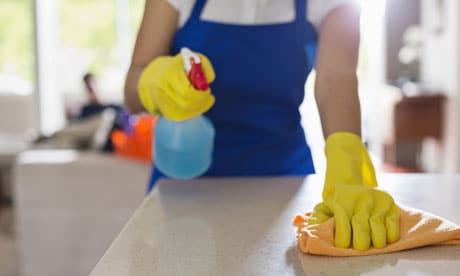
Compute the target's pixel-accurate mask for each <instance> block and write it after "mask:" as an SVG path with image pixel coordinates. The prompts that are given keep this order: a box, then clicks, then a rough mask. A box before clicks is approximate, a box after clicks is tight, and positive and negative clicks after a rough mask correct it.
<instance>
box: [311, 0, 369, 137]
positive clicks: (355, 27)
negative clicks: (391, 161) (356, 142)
mask: <svg viewBox="0 0 460 276" xmlns="http://www.w3.org/2000/svg"><path fill="white" fill-rule="evenodd" d="M359 40H360V37H359V9H358V8H357V7H356V6H354V5H344V6H342V7H340V8H337V9H336V10H334V11H332V12H331V14H329V15H328V16H327V17H326V18H325V19H324V20H323V22H322V23H321V25H320V28H319V43H318V57H317V62H316V82H315V99H316V103H317V105H318V110H319V113H320V118H321V124H322V127H323V133H324V136H325V137H326V138H327V137H328V136H329V135H330V134H332V133H334V132H352V133H354V134H357V135H361V115H360V114H361V112H360V105H359V97H358V80H357V76H356V67H357V63H358V54H359Z"/></svg>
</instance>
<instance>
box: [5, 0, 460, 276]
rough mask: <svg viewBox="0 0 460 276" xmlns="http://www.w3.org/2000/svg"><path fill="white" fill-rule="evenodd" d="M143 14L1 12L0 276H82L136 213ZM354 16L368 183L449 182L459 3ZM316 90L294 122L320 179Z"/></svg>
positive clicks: (125, 5)
mask: <svg viewBox="0 0 460 276" xmlns="http://www.w3.org/2000/svg"><path fill="white" fill-rule="evenodd" d="M144 1H145V0H96V1H94V0H93V1H91V0H0V204H1V209H0V276H18V275H24V276H29V275H46V276H50V275H69V276H70V275H87V274H88V273H89V272H90V271H91V269H92V268H93V267H94V265H95V264H96V263H97V261H98V260H99V259H100V257H101V256H102V255H103V254H104V252H105V250H106V249H107V248H108V246H109V245H110V243H111V241H112V240H113V238H114V237H115V236H116V234H117V233H118V232H119V231H120V229H121V227H122V226H123V225H124V223H125V222H126V220H127V219H128V218H129V216H130V215H131V214H132V212H133V211H134V210H135V208H136V207H137V206H138V205H139V203H140V202H141V201H142V198H143V197H144V194H145V189H146V185H147V182H148V177H149V171H150V163H151V161H152V149H151V147H152V146H151V141H152V132H153V130H152V129H153V126H154V124H155V118H151V117H149V116H142V115H132V114H130V113H129V112H128V111H127V110H126V109H125V108H124V107H123V85H124V80H125V75H126V72H127V69H128V66H129V63H130V58H131V54H132V50H133V45H134V40H135V37H136V34H137V30H138V27H139V24H140V21H141V19H142V12H143V7H144ZM357 1H358V0H357ZM360 2H361V7H362V18H361V30H362V36H361V52H360V64H359V69H358V75H359V80H360V87H359V93H360V97H361V105H362V112H363V120H362V123H363V126H362V127H363V139H364V141H365V144H366V145H367V147H368V148H369V151H370V153H371V156H372V158H373V159H374V164H375V165H376V169H377V170H378V171H379V172H395V173H399V172H414V173H447V172H459V171H460V158H459V157H460V147H459V141H460V120H459V119H460V78H459V76H460V2H459V1H457V0H405V1H398V0H386V1H385V0H374V1H365V0H362V1H360ZM313 79H314V72H313V73H312V74H311V75H310V77H309V80H308V81H307V83H306V97H305V101H304V104H303V105H302V107H301V112H302V114H303V122H304V127H305V128H307V129H311V130H312V131H307V133H309V134H310V135H309V136H308V137H307V139H308V141H309V143H310V144H311V146H312V150H313V157H314V161H315V167H316V168H317V170H318V172H320V173H321V172H323V171H324V167H325V162H324V156H323V146H324V139H323V137H322V134H321V126H320V122H319V117H318V114H317V108H316V104H315V101H314V95H313V83H314V81H313ZM109 191H110V192H109Z"/></svg>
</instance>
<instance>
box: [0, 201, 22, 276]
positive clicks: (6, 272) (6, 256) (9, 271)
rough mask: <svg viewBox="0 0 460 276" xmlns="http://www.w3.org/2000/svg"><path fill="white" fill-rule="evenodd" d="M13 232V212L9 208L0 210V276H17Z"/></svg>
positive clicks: (17, 269) (17, 268)
mask: <svg viewBox="0 0 460 276" xmlns="http://www.w3.org/2000/svg"><path fill="white" fill-rule="evenodd" d="M16 252H17V251H16V239H15V231H14V211H13V208H11V207H1V208H0V276H18V275H19V267H18V258H17V256H16Z"/></svg>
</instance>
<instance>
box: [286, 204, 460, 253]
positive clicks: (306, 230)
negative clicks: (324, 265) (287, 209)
mask: <svg viewBox="0 0 460 276" xmlns="http://www.w3.org/2000/svg"><path fill="white" fill-rule="evenodd" d="M399 209H400V239H399V241H397V242H395V243H392V244H389V245H387V246H386V247H385V248H382V249H375V248H372V247H371V248H370V249H369V250H367V251H359V250H355V249H353V248H337V247H335V246H334V225H335V221H334V218H330V219H329V220H327V221H325V222H324V223H321V224H317V225H308V224H307V222H306V220H307V218H308V216H309V215H310V213H307V214H305V216H301V215H299V216H296V217H295V218H294V221H293V225H294V226H295V227H297V241H298V245H299V248H300V250H301V251H302V252H304V253H308V254H312V255H324V256H341V257H346V256H364V255H377V254H385V253H391V252H398V251H403V250H407V249H412V248H417V247H423V246H428V245H455V244H456V245H460V227H459V226H458V225H456V224H454V223H452V222H450V221H448V220H445V219H443V218H441V217H438V216H435V215H432V214H429V213H426V212H423V211H420V210H416V209H411V208H407V207H401V206H400V207H399Z"/></svg>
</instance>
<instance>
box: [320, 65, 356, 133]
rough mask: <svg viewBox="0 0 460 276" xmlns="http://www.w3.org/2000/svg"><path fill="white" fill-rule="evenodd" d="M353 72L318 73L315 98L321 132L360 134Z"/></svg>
mask: <svg viewBox="0 0 460 276" xmlns="http://www.w3.org/2000/svg"><path fill="white" fill-rule="evenodd" d="M357 86H358V81H357V77H356V74H355V73H354V72H348V73H331V74H322V75H319V76H318V77H317V79H316V85H315V87H316V89H315V90H316V91H315V99H316V103H317V105H318V111H319V115H320V118H321V125H322V128H323V134H324V136H325V137H328V136H329V135H330V134H332V133H334V132H352V133H354V134H356V135H358V136H360V135H361V109H360V104H359V97H358V92H357V90H358V89H357Z"/></svg>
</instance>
